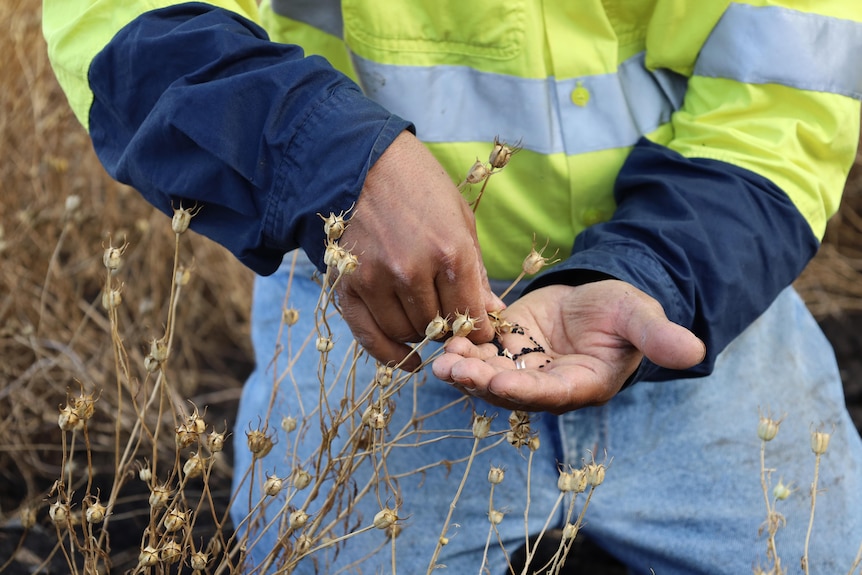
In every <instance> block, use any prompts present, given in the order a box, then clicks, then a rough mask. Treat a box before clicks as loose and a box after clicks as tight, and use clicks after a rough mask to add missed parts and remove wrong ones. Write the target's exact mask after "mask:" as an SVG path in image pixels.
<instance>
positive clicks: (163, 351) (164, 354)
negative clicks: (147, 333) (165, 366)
mask: <svg viewBox="0 0 862 575" xmlns="http://www.w3.org/2000/svg"><path fill="white" fill-rule="evenodd" d="M150 357H152V358H153V359H154V360H156V361H158V362H159V363H161V362H163V361H165V360H166V359H168V346H167V343H165V338H160V339H153V340H152V341H151V342H150Z"/></svg>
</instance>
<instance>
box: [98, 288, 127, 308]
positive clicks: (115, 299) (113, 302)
mask: <svg viewBox="0 0 862 575" xmlns="http://www.w3.org/2000/svg"><path fill="white" fill-rule="evenodd" d="M121 303H123V294H122V290H120V288H111V289H109V290H108V291H103V292H102V307H103V308H105V309H107V310H112V309H116V308H118V307H119V306H120V304H121Z"/></svg>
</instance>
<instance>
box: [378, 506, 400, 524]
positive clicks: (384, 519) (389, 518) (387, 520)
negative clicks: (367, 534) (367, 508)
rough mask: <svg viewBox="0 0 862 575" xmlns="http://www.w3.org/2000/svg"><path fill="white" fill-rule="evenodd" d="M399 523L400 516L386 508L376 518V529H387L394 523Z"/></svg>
mask: <svg viewBox="0 0 862 575" xmlns="http://www.w3.org/2000/svg"><path fill="white" fill-rule="evenodd" d="M396 521H398V514H397V513H396V512H395V510H394V509H390V508H389V507H386V508H384V509H381V510H380V511H378V512H377V514H376V515H375V516H374V522H373V523H374V527H376V528H377V529H386V528H388V527H390V526H391V525H392V524H393V523H395V522H396Z"/></svg>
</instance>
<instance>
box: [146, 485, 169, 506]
mask: <svg viewBox="0 0 862 575" xmlns="http://www.w3.org/2000/svg"><path fill="white" fill-rule="evenodd" d="M170 498H171V491H170V489H168V486H167V485H156V486H154V487H153V489H152V491H150V497H149V500H148V501H149V504H150V507H151V508H152V509H153V510H159V509H162V508H164V507H167V505H168V500H169V499H170Z"/></svg>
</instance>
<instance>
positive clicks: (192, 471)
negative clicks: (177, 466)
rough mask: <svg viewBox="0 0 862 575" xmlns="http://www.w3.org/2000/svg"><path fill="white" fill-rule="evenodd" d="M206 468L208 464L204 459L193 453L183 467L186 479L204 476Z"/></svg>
mask: <svg viewBox="0 0 862 575" xmlns="http://www.w3.org/2000/svg"><path fill="white" fill-rule="evenodd" d="M205 467H206V462H205V461H204V458H203V457H201V456H200V455H198V454H197V453H192V454H191V456H189V458H188V459H187V460H186V463H185V465H183V473H185V475H186V477H189V478H192V477H200V476H201V475H203V472H204V468H205Z"/></svg>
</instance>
